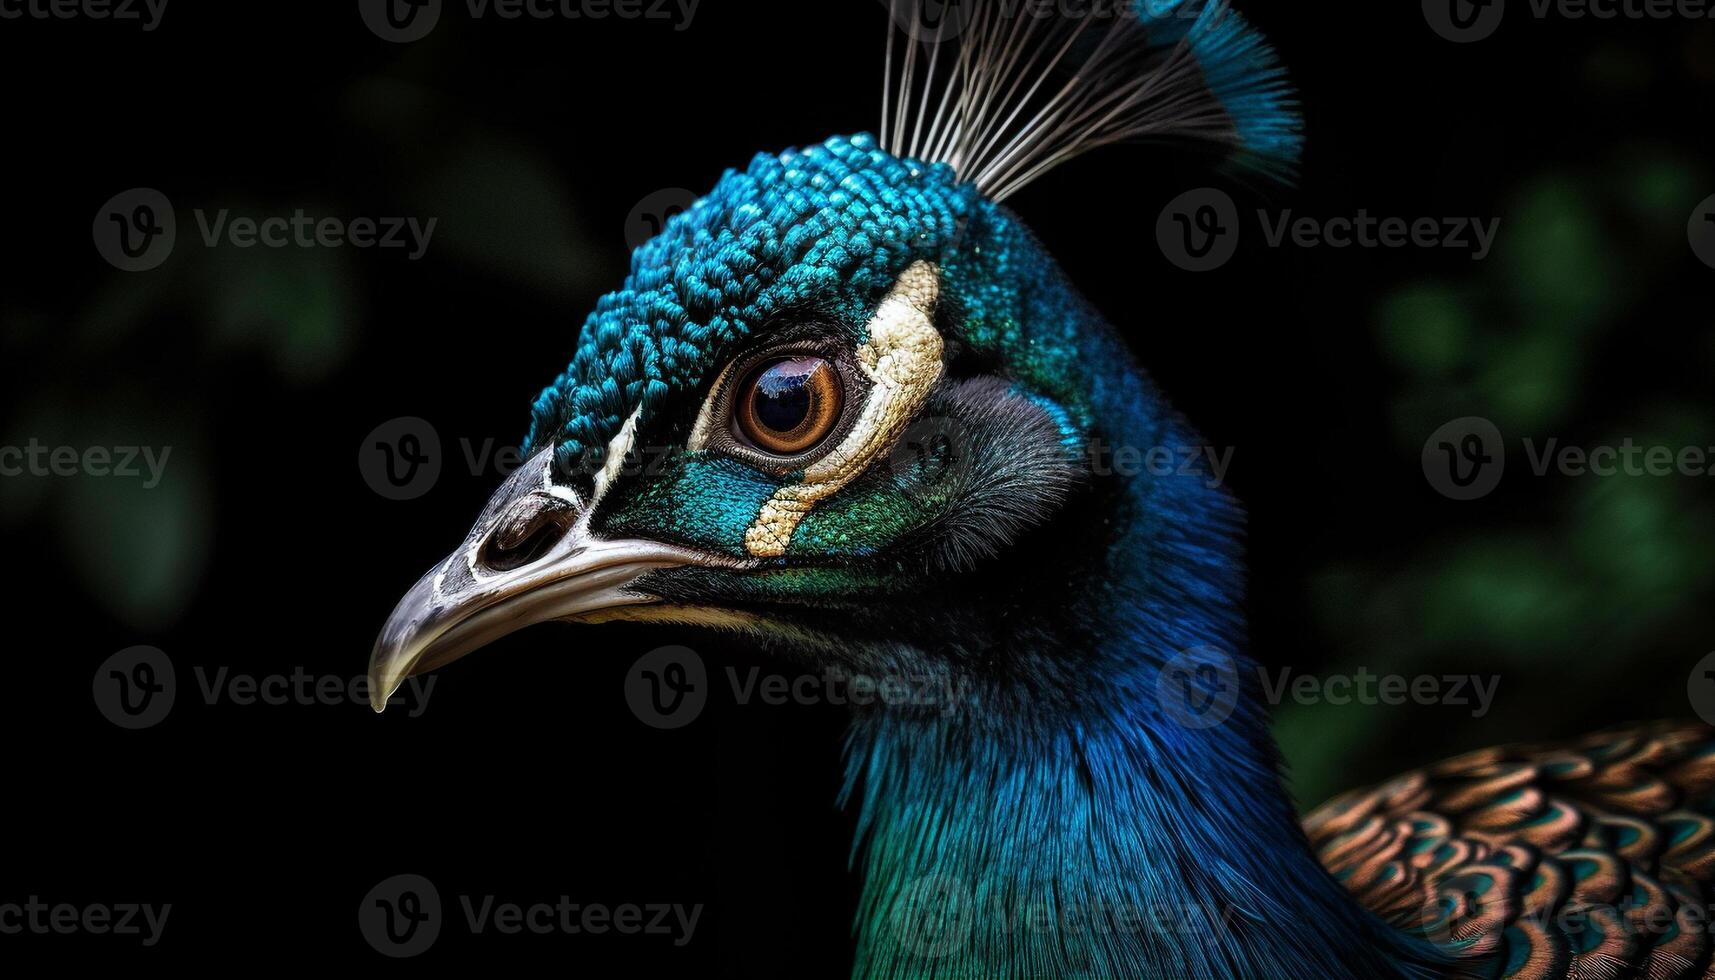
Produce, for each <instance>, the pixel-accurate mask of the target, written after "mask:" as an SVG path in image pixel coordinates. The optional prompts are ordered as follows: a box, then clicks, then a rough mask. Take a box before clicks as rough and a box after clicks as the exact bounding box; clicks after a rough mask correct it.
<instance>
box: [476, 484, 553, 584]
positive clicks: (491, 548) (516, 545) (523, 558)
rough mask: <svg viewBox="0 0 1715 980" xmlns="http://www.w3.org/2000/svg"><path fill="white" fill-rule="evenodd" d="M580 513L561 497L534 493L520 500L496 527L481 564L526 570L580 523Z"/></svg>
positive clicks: (492, 568)
mask: <svg viewBox="0 0 1715 980" xmlns="http://www.w3.org/2000/svg"><path fill="white" fill-rule="evenodd" d="M577 517H578V515H577V510H576V508H574V507H573V506H572V505H571V504H570V503H568V502H567V501H565V500H562V499H560V498H559V497H554V496H550V495H548V494H543V493H531V494H527V495H525V496H524V497H522V498H520V499H519V500H518V501H517V502H516V503H514V504H513V505H512V506H511V507H509V508H507V510H506V513H504V514H502V515H501V516H500V520H499V521H497V522H496V523H495V525H494V530H493V532H492V533H490V534H489V536H488V540H487V541H485V542H483V545H482V551H481V552H479V553H478V556H477V557H478V561H479V563H480V564H481V565H482V567H483V568H485V569H487V570H489V571H494V572H506V571H511V570H512V569H514V568H523V567H524V566H525V565H528V564H530V563H531V562H534V561H536V560H537V559H539V558H541V557H542V556H543V555H545V554H547V553H548V551H549V549H551V548H553V547H554V545H555V544H557V543H559V541H560V539H561V538H563V537H565V536H566V533H567V532H568V531H570V530H571V529H572V527H573V525H575V524H576V523H577Z"/></svg>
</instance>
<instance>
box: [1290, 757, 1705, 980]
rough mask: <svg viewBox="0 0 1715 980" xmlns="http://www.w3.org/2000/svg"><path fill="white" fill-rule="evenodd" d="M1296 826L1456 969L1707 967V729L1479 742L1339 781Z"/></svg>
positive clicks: (1561, 972)
mask: <svg viewBox="0 0 1715 980" xmlns="http://www.w3.org/2000/svg"><path fill="white" fill-rule="evenodd" d="M1305 831H1306V833H1308V835H1309V837H1310V841H1311V844H1312V845H1313V846H1314V847H1315V848H1316V849H1317V852H1318V854H1319V856H1320V857H1321V860H1322V864H1323V866H1324V867H1326V868H1327V869H1328V870H1329V871H1330V872H1331V873H1332V874H1333V875H1334V876H1335V877H1336V878H1337V879H1339V880H1340V881H1341V882H1342V883H1343V884H1344V885H1345V886H1346V888H1347V889H1348V890H1349V891H1351V892H1352V894H1353V895H1355V896H1356V897H1357V898H1358V900H1359V901H1360V902H1362V903H1363V904H1364V906H1365V907H1367V908H1369V909H1371V910H1372V911H1374V912H1376V913H1377V914H1378V915H1381V916H1383V917H1384V918H1386V919H1388V920H1389V921H1391V922H1394V923H1396V924H1398V925H1399V926H1400V927H1402V928H1405V929H1410V930H1413V931H1415V932H1419V933H1421V934H1422V935H1424V936H1425V937H1427V938H1428V939H1429V940H1431V941H1432V942H1434V943H1436V944H1437V945H1439V946H1440V947H1441V948H1443V949H1444V950H1446V951H1447V952H1448V954H1449V955H1450V956H1452V957H1453V958H1454V961H1455V963H1456V964H1457V966H1456V969H1455V970H1454V971H1453V972H1454V973H1455V974H1456V975H1463V976H1479V977H1497V978H1509V980H1510V978H1518V980H1526V978H1530V980H1535V978H1545V980H1546V978H1561V977H1577V978H1609V977H1612V978H1626V977H1647V978H1651V980H1668V978H1677V977H1710V978H1715V971H1711V959H1712V955H1715V944H1712V943H1711V941H1710V921H1709V920H1710V918H1711V909H1712V908H1715V901H1712V896H1715V729H1710V728H1708V727H1706V726H1702V725H1684V724H1669V723H1662V724H1653V725H1644V726H1637V727H1631V728H1625V729H1619V730H1615V731H1610V732H1603V733H1600V734H1597V735H1592V736H1589V737H1587V738H1584V739H1580V740H1578V741H1577V742H1574V743H1571V744H1561V745H1518V746H1505V747H1500V748H1492V749H1484V750H1481V751H1478V752H1471V753H1468V754H1466V755H1462V756H1459V757H1457V758H1454V759H1449V760H1447V761H1445V762H1442V763H1440V764H1439V765H1436V766H1432V767H1429V768H1427V769H1422V770H1417V771H1415V772H1410V773H1406V774H1405V775H1402V776H1399V777H1398V778H1396V779H1393V780H1390V781H1388V782H1387V783H1384V784H1382V785H1381V786H1377V787H1373V788H1371V789H1366V790H1359V791H1356V792H1352V793H1347V794H1345V795H1343V796H1340V797H1337V798H1336V799H1334V800H1331V801H1329V802H1328V803H1326V804H1324V805H1323V806H1321V807H1320V808H1318V809H1317V810H1316V811H1314V812H1313V813H1311V814H1310V816H1309V817H1308V818H1307V819H1306V820H1305Z"/></svg>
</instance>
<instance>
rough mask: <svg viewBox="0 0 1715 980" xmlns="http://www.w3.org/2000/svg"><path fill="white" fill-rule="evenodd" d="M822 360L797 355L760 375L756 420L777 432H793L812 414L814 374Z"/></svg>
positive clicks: (754, 398) (755, 399)
mask: <svg viewBox="0 0 1715 980" xmlns="http://www.w3.org/2000/svg"><path fill="white" fill-rule="evenodd" d="M821 363H822V362H821V361H818V360H816V359H814V358H807V357H797V358H793V359H791V360H786V361H781V362H779V363H778V364H772V365H770V366H769V367H768V368H767V369H766V370H764V371H763V372H762V373H761V374H759V375H757V376H756V388H755V390H754V392H753V393H752V394H751V396H750V397H751V398H752V399H753V401H752V404H753V405H754V406H755V409H756V420H757V421H758V422H761V423H762V424H763V425H765V426H767V427H768V428H769V429H771V430H772V431H774V432H791V431H792V430H793V429H796V428H797V427H798V426H800V425H802V424H803V423H804V419H805V418H806V417H808V416H809V414H810V376H811V375H813V374H815V373H816V369H817V368H818V367H820V366H821Z"/></svg>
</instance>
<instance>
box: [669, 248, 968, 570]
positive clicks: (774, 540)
mask: <svg viewBox="0 0 1715 980" xmlns="http://www.w3.org/2000/svg"><path fill="white" fill-rule="evenodd" d="M940 296H941V270H940V269H938V268H937V267H936V266H935V265H934V264H933V263H931V262H927V261H919V262H916V263H914V264H912V265H911V267H910V268H908V269H906V270H905V271H904V272H903V273H901V274H900V276H899V280H898V281H897V282H896V283H894V285H893V288H892V289H891V290H889V291H888V294H887V296H886V297H885V298H884V299H883V300H882V301H881V305H880V306H879V307H877V308H876V311H875V316H874V317H873V318H871V320H870V322H869V325H868V328H867V330H866V331H865V333H866V339H865V341H864V343H863V344H862V345H861V346H860V347H859V348H858V349H857V362H858V368H859V370H861V371H863V373H864V374H865V375H866V376H867V377H868V378H869V380H870V382H871V387H870V391H869V396H868V398H867V399H866V400H865V402H864V404H863V407H862V409H861V410H860V412H859V415H858V417H857V419H856V421H855V422H854V423H853V424H852V426H851V428H850V430H849V431H847V432H846V434H845V437H844V438H843V439H841V441H840V443H839V444H838V445H837V446H835V447H834V448H833V450H832V451H830V452H829V453H828V454H827V455H825V456H823V457H822V458H821V459H819V460H817V461H816V462H815V463H812V464H811V465H810V466H808V467H806V468H805V470H804V479H803V480H802V481H800V482H798V483H795V484H792V485H790V486H785V487H781V488H780V489H779V490H777V491H775V493H774V496H773V497H771V498H769V499H768V501H767V502H766V503H764V504H763V505H762V509H761V510H760V511H758V512H757V515H756V520H755V522H754V523H752V524H751V526H750V528H749V529H748V530H746V531H745V534H744V546H745V550H746V551H748V552H750V554H752V555H755V556H756V557H758V558H777V557H779V556H780V555H783V554H785V553H786V547H787V545H788V544H790V543H791V540H792V532H793V531H794V530H796V529H797V527H798V524H799V522H800V521H802V520H803V519H804V516H805V515H806V514H808V513H809V512H810V509H811V508H812V507H814V506H815V505H816V503H817V502H818V501H820V500H823V499H825V498H827V497H829V496H831V495H833V494H834V493H836V492H838V491H839V490H840V489H841V488H842V487H844V486H846V485H847V484H848V483H850V482H851V481H853V480H855V479H857V477H858V475H859V474H861V473H863V471H864V470H865V469H867V468H868V467H869V465H870V464H871V463H872V462H874V461H875V460H876V459H877V458H878V457H880V456H882V455H884V454H885V453H887V452H889V451H890V450H892V448H893V445H894V443H896V442H898V441H899V437H900V435H901V434H902V433H903V432H904V431H905V429H906V426H907V425H909V424H910V422H911V419H912V418H913V417H914V416H915V415H916V414H917V412H918V410H919V409H921V408H922V407H923V403H924V402H925V401H927V400H928V398H929V392H930V391H931V390H932V389H933V388H934V387H935V383H936V382H937V381H939V380H940V379H941V373H942V371H943V370H944V368H943V365H942V363H941V354H942V350H943V348H944V346H945V345H944V343H943V341H942V339H941V334H940V332H939V331H937V330H936V329H935V307H936V304H937V303H938V302H939V301H940ZM729 370H730V367H729ZM722 380H723V381H724V380H725V379H724V377H723V379H722ZM708 415H709V407H708V406H707V405H705V406H704V409H703V413H702V414H701V415H699V417H698V419H697V424H696V428H695V429H693V431H692V436H691V439H692V443H693V445H692V448H696V443H697V439H698V435H699V433H701V434H702V436H703V438H704V440H705V441H706V439H707V426H708V425H710V424H712V422H710V420H709V419H708V418H707V417H706V416H708Z"/></svg>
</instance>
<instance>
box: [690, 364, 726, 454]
mask: <svg viewBox="0 0 1715 980" xmlns="http://www.w3.org/2000/svg"><path fill="white" fill-rule="evenodd" d="M732 368H733V362H730V361H729V362H728V363H727V366H726V367H724V368H721V373H720V374H719V376H717V377H716V378H715V383H714V385H713V386H712V387H710V388H709V397H707V398H705V399H703V407H702V408H701V409H700V410H699V411H698V412H697V421H696V422H695V423H693V424H692V425H691V435H690V437H689V438H688V439H686V440H685V448H686V449H688V450H690V451H692V452H696V451H697V450H699V449H705V448H707V447H708V444H709V433H710V432H712V431H714V425H715V402H716V401H718V400H719V399H720V393H721V391H722V390H723V389H725V388H726V383H727V375H729V374H731V373H732Z"/></svg>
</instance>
